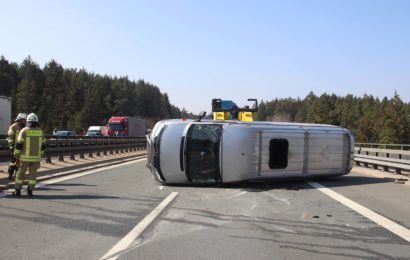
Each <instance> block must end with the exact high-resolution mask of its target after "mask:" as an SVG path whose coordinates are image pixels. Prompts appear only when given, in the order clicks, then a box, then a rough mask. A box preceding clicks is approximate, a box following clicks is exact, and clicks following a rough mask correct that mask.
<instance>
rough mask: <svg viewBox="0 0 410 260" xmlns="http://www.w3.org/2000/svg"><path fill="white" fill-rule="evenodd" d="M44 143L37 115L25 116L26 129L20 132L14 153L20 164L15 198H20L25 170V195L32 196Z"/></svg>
mask: <svg viewBox="0 0 410 260" xmlns="http://www.w3.org/2000/svg"><path fill="white" fill-rule="evenodd" d="M45 143H46V138H45V136H44V132H43V130H41V129H40V125H39V123H38V117H37V115H36V114H34V113H31V114H29V115H28V116H27V127H24V128H23V129H22V130H21V131H20V133H19V136H18V138H17V143H16V149H15V151H14V154H15V156H16V157H17V158H18V159H19V162H20V163H19V167H18V171H17V174H16V182H15V184H14V188H15V190H16V191H15V195H16V196H21V188H22V186H23V183H24V175H25V173H26V171H27V168H28V172H29V175H28V188H27V193H28V195H29V196H33V190H34V188H35V186H36V183H37V181H36V179H37V169H38V168H40V161H41V157H42V156H43V155H44V150H45Z"/></svg>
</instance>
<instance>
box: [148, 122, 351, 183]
mask: <svg viewBox="0 0 410 260" xmlns="http://www.w3.org/2000/svg"><path fill="white" fill-rule="evenodd" d="M147 146H148V147H147V151H148V158H147V167H148V168H149V169H150V170H151V173H152V175H153V177H154V178H155V179H156V180H157V181H159V182H161V183H170V184H171V183H174V184H180V183H193V184H203V183H229V182H239V181H246V180H260V179H275V178H283V179H292V178H311V177H320V176H337V175H343V174H347V173H349V172H350V170H351V168H352V162H353V155H354V154H353V152H354V138H353V135H352V133H351V131H349V130H348V129H345V128H341V127H336V126H332V125H319V124H299V123H277V122H241V121H213V120H204V121H194V120H181V119H173V120H163V121H159V122H158V123H157V124H156V125H155V127H154V128H153V130H152V132H151V134H149V135H147Z"/></svg>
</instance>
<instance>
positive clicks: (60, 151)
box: [0, 137, 146, 162]
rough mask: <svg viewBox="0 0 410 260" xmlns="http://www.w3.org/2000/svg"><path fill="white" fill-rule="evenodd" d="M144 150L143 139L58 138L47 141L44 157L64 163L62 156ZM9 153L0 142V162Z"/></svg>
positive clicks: (5, 158)
mask: <svg viewBox="0 0 410 260" xmlns="http://www.w3.org/2000/svg"><path fill="white" fill-rule="evenodd" d="M145 149H146V139H145V138H112V137H109V138H95V137H91V138H90V137H78V138H70V139H67V138H59V139H54V138H52V139H47V142H46V151H45V157H46V162H51V157H59V160H60V161H64V156H70V159H75V156H76V155H79V156H80V158H84V155H85V154H87V153H88V156H90V157H92V156H93V155H92V154H93V153H97V156H99V155H101V153H103V154H104V155H107V154H108V153H110V154H114V153H120V152H124V151H125V152H128V151H130V150H131V151H137V150H145ZM9 158H10V152H9V149H8V146H7V141H6V140H4V139H3V140H0V161H3V162H4V161H8V160H9Z"/></svg>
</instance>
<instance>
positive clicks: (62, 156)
mask: <svg viewBox="0 0 410 260" xmlns="http://www.w3.org/2000/svg"><path fill="white" fill-rule="evenodd" d="M58 161H59V162H64V155H62V154H60V155H59V156H58Z"/></svg>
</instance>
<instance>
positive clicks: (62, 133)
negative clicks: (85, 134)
mask: <svg viewBox="0 0 410 260" xmlns="http://www.w3.org/2000/svg"><path fill="white" fill-rule="evenodd" d="M53 136H54V137H70V136H78V134H77V133H76V132H75V131H57V132H55V134H54V135H53Z"/></svg>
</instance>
